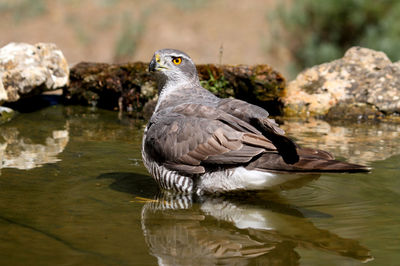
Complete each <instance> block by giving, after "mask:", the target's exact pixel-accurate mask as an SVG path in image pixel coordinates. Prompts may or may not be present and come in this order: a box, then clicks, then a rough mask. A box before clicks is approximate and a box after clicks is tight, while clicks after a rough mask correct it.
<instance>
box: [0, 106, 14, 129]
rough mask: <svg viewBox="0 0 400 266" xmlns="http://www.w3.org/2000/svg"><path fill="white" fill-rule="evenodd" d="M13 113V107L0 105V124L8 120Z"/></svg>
mask: <svg viewBox="0 0 400 266" xmlns="http://www.w3.org/2000/svg"><path fill="white" fill-rule="evenodd" d="M14 115H15V112H14V110H13V109H11V108H8V107H4V106H0V125H1V124H3V123H5V122H8V121H10V120H11V119H12V118H13V117H14Z"/></svg>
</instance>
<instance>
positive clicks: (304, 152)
mask: <svg viewBox="0 0 400 266" xmlns="http://www.w3.org/2000/svg"><path fill="white" fill-rule="evenodd" d="M297 152H298V154H299V161H298V162H297V163H294V164H287V163H286V162H285V161H284V160H283V159H282V156H281V155H279V154H278V153H264V154H262V155H261V156H260V157H259V158H257V159H256V160H254V161H252V162H250V163H249V164H248V166H247V167H246V168H247V169H248V170H251V169H255V170H261V171H276V172H303V173H318V172H336V173H345V172H347V173H357V172H369V171H370V170H371V169H370V168H369V167H367V166H364V165H359V164H353V163H347V162H342V161H337V160H335V158H334V157H333V156H332V155H331V154H330V153H328V152H326V151H322V150H314V149H309V148H299V149H298V150H297Z"/></svg>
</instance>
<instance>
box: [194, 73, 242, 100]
mask: <svg viewBox="0 0 400 266" xmlns="http://www.w3.org/2000/svg"><path fill="white" fill-rule="evenodd" d="M208 74H209V76H210V78H209V79H208V80H201V81H200V84H201V86H203V87H204V88H206V89H207V90H209V91H210V92H212V93H214V94H215V95H217V96H218V97H221V98H227V97H233V96H234V94H235V93H234V91H233V87H232V86H231V85H230V84H229V81H227V80H226V79H225V77H224V76H223V75H222V76H220V77H219V78H215V77H214V75H213V74H212V73H211V71H208Z"/></svg>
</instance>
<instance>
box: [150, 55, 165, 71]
mask: <svg viewBox="0 0 400 266" xmlns="http://www.w3.org/2000/svg"><path fill="white" fill-rule="evenodd" d="M166 68H167V67H166V66H164V65H163V64H162V62H161V57H160V55H159V54H155V55H154V56H153V58H152V59H151V61H150V64H149V71H150V72H154V71H159V70H161V69H166Z"/></svg>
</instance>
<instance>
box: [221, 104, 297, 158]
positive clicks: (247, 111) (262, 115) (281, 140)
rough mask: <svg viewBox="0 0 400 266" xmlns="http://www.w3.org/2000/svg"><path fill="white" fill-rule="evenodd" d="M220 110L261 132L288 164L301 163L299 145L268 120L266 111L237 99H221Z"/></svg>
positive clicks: (273, 122) (271, 120) (272, 121)
mask: <svg viewBox="0 0 400 266" xmlns="http://www.w3.org/2000/svg"><path fill="white" fill-rule="evenodd" d="M218 108H219V109H220V110H223V111H224V112H227V113H228V114H231V115H233V116H235V117H237V118H239V119H240V120H242V121H245V122H247V123H249V124H250V125H252V126H254V127H255V128H256V129H257V130H259V131H260V132H261V133H262V135H263V136H264V137H266V138H267V139H269V140H270V141H271V142H272V143H273V145H274V146H275V147H276V148H277V149H278V152H279V154H280V155H281V156H282V158H283V160H284V161H285V162H286V163H288V164H294V163H296V162H298V161H299V155H298V154H297V145H296V144H295V143H294V142H293V141H292V140H291V139H289V138H288V137H286V136H284V134H285V131H283V130H282V129H281V128H279V126H278V124H276V123H275V121H274V120H273V119H269V118H268V115H269V114H268V112H267V111H266V110H264V109H262V108H261V107H259V106H256V105H253V104H250V103H247V102H244V101H241V100H237V99H221V100H220V102H219V105H218Z"/></svg>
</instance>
